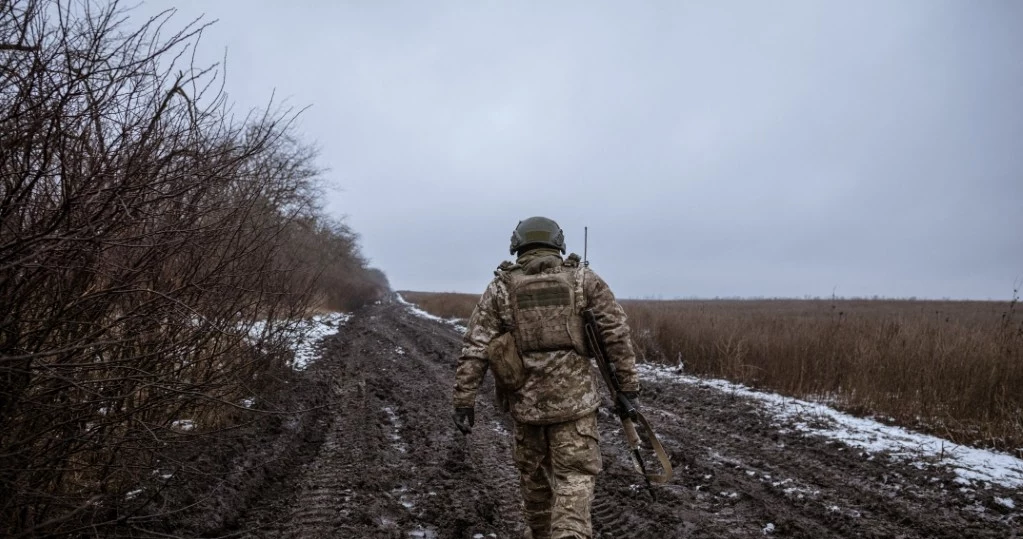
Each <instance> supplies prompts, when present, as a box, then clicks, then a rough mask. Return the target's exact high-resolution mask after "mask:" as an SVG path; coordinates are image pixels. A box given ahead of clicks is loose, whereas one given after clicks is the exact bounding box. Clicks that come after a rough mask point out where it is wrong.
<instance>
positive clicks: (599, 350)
mask: <svg viewBox="0 0 1023 539" xmlns="http://www.w3.org/2000/svg"><path fill="white" fill-rule="evenodd" d="M588 236H589V230H588V229H586V231H585V232H584V238H585V239H584V243H583V245H584V247H583V256H584V257H585V256H586V254H587V253H586V248H587V247H588V246H587V245H586V244H587V243H588V241H587V240H588V239H589V238H588ZM588 265H589V263H588V262H587V261H586V259H585V258H583V266H584V267H585V266H588ZM583 328H584V330H585V333H586V344H587V346H588V347H589V350H590V354H591V355H592V356H593V358H594V359H595V360H596V362H597V367H598V368H599V369H600V374H601V376H602V377H603V378H604V384H605V385H607V389H608V391H609V392H610V393H611V402H613V403H614V407H615V413H616V414H617V415H618V418H619V419H620V420H621V422H622V430H623V431H625V440H626V441H627V442H628V444H629V449H630V450H631V452H632V461H633V463H634V464H635V466H636V469H637V470H638V471H639V472H640V473H641V474H643V479H644V480H646V486H647V490H649V491H650V496H651V497H652V498H653V499H654V500H656V499H657V495H656V494H655V493H654V489H653V485H652V484H651V483H667V482H668V481H670V480H671V476H672V468H671V461H670V460H668V455H667V453H665V451H664V447H663V446H661V442H660V441H659V440H658V439H657V435H656V434H654V429H653V427H651V426H650V422H649V421H647V420H646V418H645V417H643V414H641V413H640V412H639V410H637V409H636V406H635V405H634V404H633V403H632V401H630V400H629V398H628V397H627V396H625V394H624V393H622V384H621V382H620V381H619V380H618V371H617V370H616V369H615V364H614V362H612V361H611V357H610V356H609V355H608V353H607V344H606V343H605V342H604V337H603V335H602V334H601V333H600V326H598V325H597V317H596V315H595V314H594V313H593V309H586V310H585V311H583ZM637 423H638V424H639V426H640V427H641V428H642V429H643V431H644V434H646V438H647V441H649V442H650V447H651V448H652V449H653V450H654V454H655V455H657V460H658V461H659V462H660V464H661V469H662V473H660V474H656V473H649V472H647V470H646V463H644V462H643V456H642V455H641V454H640V452H639V446H640V439H639V433H638V432H636V424H637Z"/></svg>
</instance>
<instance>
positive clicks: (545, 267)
mask: <svg viewBox="0 0 1023 539" xmlns="http://www.w3.org/2000/svg"><path fill="white" fill-rule="evenodd" d="M578 260H579V258H578V256H574V255H573V256H570V257H569V259H568V260H566V261H563V260H562V258H561V256H560V255H559V253H558V251H556V250H553V249H534V250H530V251H527V252H526V253H525V254H523V255H521V256H520V257H519V258H518V260H517V263H516V264H510V263H507V262H506V263H504V264H502V265H501V267H500V268H499V270H498V271H497V272H495V273H496V275H497V277H495V278H494V280H493V281H492V282H491V283H490V285H489V286H488V287H487V289H486V291H485V292H484V293H483V296H482V297H481V298H480V301H479V303H478V304H477V305H476V309H475V310H474V311H473V314H472V316H471V317H470V319H469V324H468V328H467V330H466V333H465V338H464V346H463V348H462V354H461V357H460V358H459V360H458V368H457V371H456V374H455V392H454V405H455V407H456V408H472V407H473V406H474V404H475V399H476V391H477V389H478V388H479V385H480V382H481V381H482V379H483V376H484V374H485V373H486V371H487V366H488V358H487V345H488V344H489V343H490V341H491V340H492V339H494V338H495V337H497V336H498V335H501V334H502V333H505V332H508V331H510V330H511V329H512V328H513V325H514V317H513V312H512V309H513V307H512V306H511V302H512V301H513V299H514V298H511V297H510V293H509V287H508V286H509V285H508V277H509V276H514V274H515V272H522V273H523V274H525V275H535V274H539V273H551V274H553V273H557V272H565V271H571V272H575V274H576V275H577V278H576V282H577V283H578V286H579V292H580V293H579V294H576V296H575V297H576V302H577V303H578V302H581V303H582V304H581V305H576V306H575V308H577V309H578V310H580V311H581V310H582V309H586V308H590V309H593V311H594V314H595V315H596V319H597V322H598V324H599V326H600V332H601V333H602V335H603V337H604V339H605V341H606V343H607V349H608V353H609V354H610V355H611V358H612V359H613V360H614V361H615V365H616V367H617V369H618V376H619V379H620V380H621V383H622V390H623V391H627V392H631V391H638V390H639V379H638V377H637V375H636V370H635V353H634V351H633V349H632V341H631V338H630V335H629V328H628V326H627V325H626V322H625V312H624V311H623V310H622V308H621V306H620V305H618V303H617V302H616V301H615V298H614V295H613V294H612V293H611V290H610V289H609V288H608V286H607V284H606V283H605V282H604V281H603V280H602V279H601V278H600V277H599V276H597V274H596V273H594V272H593V271H591V270H590V269H589V268H580V267H579V264H578ZM522 360H523V364H524V366H525V370H526V372H527V377H526V381H525V383H524V385H523V386H522V387H521V389H519V390H518V391H515V392H514V393H513V394H512V395H511V398H510V400H511V402H510V405H511V406H510V408H511V413H512V417H513V418H514V419H515V464H516V467H517V468H518V470H519V474H520V479H521V488H522V497H523V501H524V502H525V516H526V522H527V524H528V525H529V528H530V530H531V533H532V535H531V537H533V538H534V539H541V538H543V539H546V538H552V539H558V538H565V537H582V538H588V537H592V527H591V523H590V503H591V501H592V499H593V488H594V484H595V480H596V475H597V473H599V472H600V470H601V466H602V463H601V458H600V449H599V447H598V441H599V438H598V434H597V420H596V414H595V412H596V409H597V406H598V404H599V403H600V394H599V393H598V391H597V384H596V377H595V376H594V373H593V369H592V368H591V362H590V359H589V358H588V357H586V355H584V354H581V353H579V352H578V351H577V350H575V349H573V348H566V349H560V350H548V351H538V352H527V353H523V354H522Z"/></svg>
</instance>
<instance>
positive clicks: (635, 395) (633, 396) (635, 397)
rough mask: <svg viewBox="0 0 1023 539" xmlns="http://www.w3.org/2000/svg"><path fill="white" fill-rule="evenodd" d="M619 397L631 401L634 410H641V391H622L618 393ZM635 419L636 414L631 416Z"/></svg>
mask: <svg viewBox="0 0 1023 539" xmlns="http://www.w3.org/2000/svg"><path fill="white" fill-rule="evenodd" d="M618 396H619V397H625V400H627V401H629V404H631V405H632V408H633V409H636V410H638V409H639V391H622V392H620V393H618ZM630 415H632V416H633V419H635V414H630Z"/></svg>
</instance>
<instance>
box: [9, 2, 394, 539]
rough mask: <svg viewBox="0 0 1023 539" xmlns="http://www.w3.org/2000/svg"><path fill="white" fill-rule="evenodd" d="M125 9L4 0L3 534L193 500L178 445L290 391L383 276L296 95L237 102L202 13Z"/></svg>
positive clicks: (151, 511) (133, 515)
mask: <svg viewBox="0 0 1023 539" xmlns="http://www.w3.org/2000/svg"><path fill="white" fill-rule="evenodd" d="M129 15H130V13H129V12H126V11H124V10H122V9H120V8H119V7H118V6H117V5H116V4H112V5H97V4H93V3H90V2H81V3H78V2H76V3H64V2H56V1H42V0H40V1H35V0H31V1H18V2H10V1H6V0H0V177H2V183H0V535H4V536H19V535H44V534H58V533H67V534H76V533H83V530H85V529H88V530H89V534H95V533H99V531H100V530H103V529H105V527H110V526H113V525H117V526H119V527H121V528H127V529H137V530H144V529H145V528H146V526H147V525H148V524H147V523H149V522H154V521H156V520H158V518H159V516H160V515H163V514H171V513H173V512H175V511H179V510H181V509H182V507H179V506H176V505H175V504H174V503H171V502H169V501H168V500H170V499H171V498H168V497H164V496H163V491H164V490H165V489H166V488H167V485H168V484H169V483H170V482H171V481H172V480H173V481H182V480H185V479H186V478H185V477H184V476H187V475H188V474H190V473H192V474H196V475H198V474H202V473H205V472H208V471H204V470H193V469H192V468H191V467H190V466H189V465H188V464H187V463H185V462H182V460H181V459H180V455H182V454H183V453H187V452H188V451H190V450H192V449H194V448H196V447H199V446H202V445H203V444H207V443H209V440H210V438H211V437H214V436H217V433H218V432H222V431H224V430H225V429H229V428H231V427H233V426H236V425H238V424H239V423H240V422H243V421H246V420H247V418H249V417H250V415H251V414H254V413H256V412H254V411H253V410H252V409H256V408H262V409H268V408H272V407H273V406H274V405H275V401H274V398H273V395H274V394H276V393H277V392H278V391H279V389H280V387H281V384H282V383H284V382H286V381H287V379H288V377H289V376H291V374H290V373H291V371H292V369H291V368H290V362H291V360H292V356H291V352H290V350H289V347H288V343H289V335H290V331H291V330H293V329H294V327H295V325H296V323H297V322H298V321H299V320H300V319H301V318H302V317H303V316H305V315H307V314H308V313H309V312H311V310H313V309H317V308H319V309H323V308H334V309H337V308H353V307H355V306H357V305H359V304H361V303H365V302H368V301H371V300H374V299H376V298H377V297H379V296H380V295H381V294H382V293H383V292H384V291H385V290H386V289H387V282H386V279H385V278H384V277H383V275H382V274H381V273H379V272H378V271H375V270H369V269H367V268H366V266H365V260H364V259H363V258H362V257H361V256H360V255H359V252H358V248H357V243H356V237H355V235H354V234H353V233H352V232H351V231H350V230H349V229H348V228H347V227H346V226H344V225H343V224H341V223H338V222H334V221H331V220H329V219H327V218H326V217H324V215H323V214H322V212H321V210H320V209H319V207H318V206H317V204H316V200H317V197H318V195H319V189H318V185H319V183H318V182H319V174H318V171H317V169H316V168H315V167H314V165H313V161H312V160H313V157H314V155H313V152H311V151H309V150H308V149H307V148H305V147H304V146H302V145H301V144H299V143H298V142H296V141H295V140H294V139H293V138H292V136H291V128H290V126H291V122H292V120H293V119H294V114H293V113H291V112H289V111H278V110H275V109H271V108H269V107H268V108H267V109H266V110H264V111H262V112H259V113H254V114H252V115H250V116H249V117H247V118H245V119H244V120H243V121H241V122H235V121H233V120H231V119H229V115H228V105H227V103H226V102H225V98H224V96H223V94H221V92H220V86H219V82H220V78H219V77H218V75H217V73H216V72H215V71H214V70H213V69H212V68H210V69H198V68H196V67H194V66H193V65H192V62H191V60H190V58H191V51H192V50H193V48H194V47H195V45H196V44H197V40H198V36H199V35H200V33H201V31H202V29H203V28H204V26H203V25H201V24H200V23H198V22H193V23H192V24H190V25H187V26H185V27H184V28H183V29H181V30H178V31H176V32H170V33H168V31H169V30H168V28H167V26H168V24H167V23H168V19H169V17H170V14H169V13H164V14H162V15H160V16H158V17H156V18H153V19H150V20H147V21H145V22H144V23H143V24H142V25H141V26H140V27H138V28H130V27H128V23H129V21H130V18H129ZM250 408H251V409H250Z"/></svg>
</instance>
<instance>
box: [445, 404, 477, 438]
mask: <svg viewBox="0 0 1023 539" xmlns="http://www.w3.org/2000/svg"><path fill="white" fill-rule="evenodd" d="M451 417H452V418H454V420H455V426H456V427H458V430H460V431H462V434H469V433H471V432H472V426H473V424H475V423H476V410H475V409H473V408H455V413H454V414H453V415H452V416H451Z"/></svg>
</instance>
